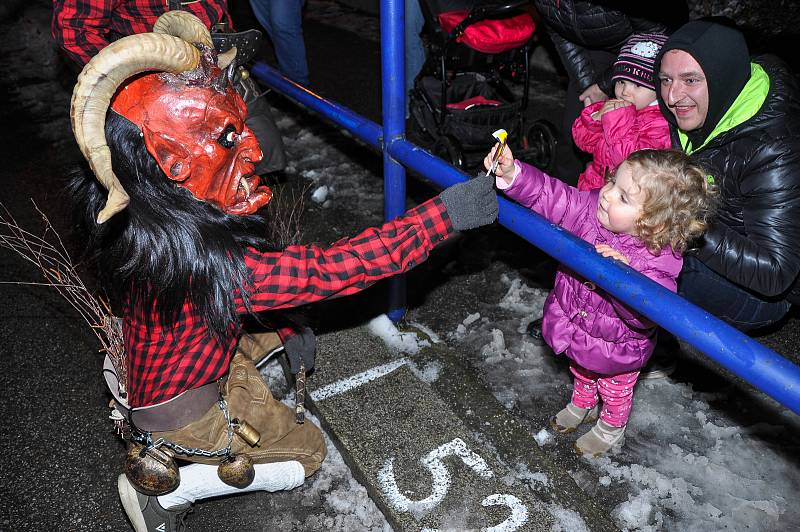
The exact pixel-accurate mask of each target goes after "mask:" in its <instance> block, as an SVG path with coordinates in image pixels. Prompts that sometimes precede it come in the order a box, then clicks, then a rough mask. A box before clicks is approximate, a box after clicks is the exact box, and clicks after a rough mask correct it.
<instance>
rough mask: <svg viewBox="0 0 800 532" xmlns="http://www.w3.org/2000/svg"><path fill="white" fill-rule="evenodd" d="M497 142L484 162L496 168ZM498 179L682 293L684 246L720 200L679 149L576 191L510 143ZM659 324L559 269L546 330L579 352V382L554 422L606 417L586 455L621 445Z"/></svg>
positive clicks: (558, 426) (642, 159) (600, 247)
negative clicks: (517, 154)
mask: <svg viewBox="0 0 800 532" xmlns="http://www.w3.org/2000/svg"><path fill="white" fill-rule="evenodd" d="M496 149H497V147H495V148H494V149H493V150H492V152H491V153H490V154H489V156H487V158H486V159H485V160H484V165H485V166H486V168H487V169H488V168H490V167H491V157H492V156H493V155H494V152H495V150H496ZM495 176H496V177H497V180H496V184H497V187H498V188H499V189H501V190H502V191H503V192H504V193H505V194H506V195H507V196H508V197H510V198H511V199H513V200H515V201H517V202H518V203H519V204H521V205H523V206H524V207H527V208H529V209H531V210H533V211H536V212H537V213H539V214H541V215H542V216H544V217H545V218H547V219H548V220H550V221H551V222H553V223H556V224H558V225H559V226H561V227H562V228H564V229H565V230H567V231H569V232H570V233H572V234H574V235H575V236H577V237H579V238H582V239H583V240H585V241H587V242H588V243H589V244H592V245H593V246H594V247H595V249H596V250H597V252H598V253H600V254H602V255H603V256H604V257H611V258H613V259H616V260H618V261H621V262H623V263H625V264H627V265H629V266H630V267H631V268H633V269H634V270H636V271H638V272H640V273H641V274H643V275H645V276H647V277H649V278H650V279H652V280H653V281H655V282H657V283H659V284H660V285H661V286H663V287H665V288H667V289H668V290H671V291H673V292H674V291H675V289H676V280H677V277H678V273H680V271H681V266H682V264H683V258H682V252H683V251H684V249H686V246H687V245H688V242H689V241H691V240H692V239H694V238H695V237H697V236H699V235H700V234H702V233H703V231H705V228H706V224H707V220H708V218H709V216H710V215H711V211H712V207H713V201H712V200H713V194H714V191H713V187H712V185H709V184H708V182H707V179H706V173H705V172H704V171H703V170H702V169H701V168H699V167H697V166H696V165H694V164H692V163H691V162H690V160H689V157H688V156H687V155H686V154H684V153H683V152H681V151H676V150H641V151H637V152H634V153H632V154H631V155H629V156H628V157H627V159H625V160H624V161H623V162H622V164H620V165H619V167H618V168H617V169H616V171H615V172H614V173H613V174H611V175H609V179H608V181H607V182H606V184H605V185H604V186H603V188H602V189H600V190H596V189H595V190H592V191H580V190H577V189H576V188H574V187H571V186H569V185H567V184H566V183H563V182H562V181H559V180H558V179H555V178H552V177H550V176H548V175H547V174H545V173H544V172H542V171H541V170H539V169H538V168H536V167H534V166H531V165H528V164H525V163H521V162H519V161H515V160H514V157H513V155H512V153H511V151H510V150H504V152H503V153H502V155H501V156H500V158H499V164H498V166H497V169H496V170H495ZM656 329H657V327H656V325H655V323H653V322H652V321H651V320H649V319H648V318H647V317H646V316H642V315H641V314H639V313H638V312H636V311H634V310H632V309H631V308H629V307H628V306H627V305H625V304H623V303H621V302H620V301H617V300H616V299H615V298H614V297H612V296H611V295H610V294H609V293H608V292H606V291H605V290H603V288H601V287H599V286H596V285H595V284H594V283H592V282H590V281H588V280H587V279H585V278H583V277H581V276H579V275H578V274H576V273H575V272H573V271H571V270H569V269H567V268H559V272H558V274H557V275H556V281H555V286H554V287H553V290H552V291H551V292H550V295H549V296H548V297H547V300H546V301H545V304H544V316H543V319H542V336H543V337H544V339H545V341H546V342H547V344H548V345H549V346H550V347H551V348H552V349H553V351H554V352H555V353H557V354H561V353H563V354H565V355H566V356H567V357H568V358H569V359H570V371H571V372H572V374H573V375H574V377H575V380H574V382H573V391H572V399H571V400H570V402H569V403H568V404H567V406H566V407H565V408H564V409H563V410H561V411H560V412H559V413H558V414H556V415H555V416H554V417H553V419H552V420H551V422H550V423H551V425H552V427H553V428H554V429H555V430H556V431H558V432H572V431H574V430H575V429H577V428H578V426H579V425H580V424H581V423H584V422H590V421H591V422H594V421H595V420H596V419H597V418H598V417H599V418H600V419H599V420H598V421H597V423H596V424H595V426H594V427H593V428H592V429H591V430H590V431H589V432H587V433H586V434H584V435H583V436H581V437H580V438H578V441H577V442H576V443H575V447H576V449H577V450H578V452H579V453H580V454H587V455H598V454H601V453H604V452H606V451H608V450H609V449H611V447H612V446H614V445H616V444H620V443H622V438H623V435H624V433H625V426H626V424H627V422H628V416H629V415H630V410H631V405H632V404H633V388H634V385H635V384H636V380H637V378H638V376H639V370H640V368H641V367H642V366H644V364H645V363H646V362H647V360H648V359H649V358H650V355H651V354H652V353H653V348H654V347H655V341H656ZM601 400H602V408H600V401H601Z"/></svg>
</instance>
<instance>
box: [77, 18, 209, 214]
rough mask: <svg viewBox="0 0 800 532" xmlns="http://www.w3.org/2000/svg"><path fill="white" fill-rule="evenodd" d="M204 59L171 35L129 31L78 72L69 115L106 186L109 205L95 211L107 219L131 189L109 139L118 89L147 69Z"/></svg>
mask: <svg viewBox="0 0 800 532" xmlns="http://www.w3.org/2000/svg"><path fill="white" fill-rule="evenodd" d="M199 63H200V51H199V50H198V49H197V48H195V47H194V46H193V45H191V44H189V43H188V42H186V41H184V40H182V39H180V38H178V37H174V36H171V35H162V34H156V33H142V34H138V35H129V36H128V37H123V38H122V39H120V40H118V41H116V42H113V43H111V44H110V45H108V46H106V47H105V48H103V49H102V50H101V51H100V52H99V53H98V54H97V55H96V56H94V57H93V58H92V60H91V61H89V62H88V63H87V64H86V66H85V67H84V68H83V70H82V71H81V73H80V75H79V76H78V82H77V84H76V85H75V89H74V90H73V91H72V103H71V110H70V118H71V120H72V130H73V132H74V133H75V140H76V141H77V142H78V147H79V148H80V150H81V153H83V156H84V157H86V160H87V161H88V162H89V166H90V167H91V168H92V171H93V172H94V174H95V176H97V179H98V180H99V181H100V183H102V184H103V186H104V187H105V188H106V189H108V199H107V200H106V204H105V207H103V209H102V210H101V211H100V213H99V214H98V216H97V223H103V222H105V221H106V220H108V219H109V218H111V217H112V216H113V215H115V214H116V213H118V212H119V211H121V210H123V209H124V208H125V207H126V206H127V205H128V202H129V201H130V198H129V197H128V194H127V193H126V192H125V190H124V189H123V188H122V184H121V183H120V182H119V179H118V178H117V176H116V175H115V174H114V171H113V170H112V168H111V150H109V148H108V144H106V135H105V120H106V112H107V111H108V107H109V105H110V104H111V98H112V96H114V93H115V92H116V90H117V88H118V87H119V86H120V85H122V83H124V82H125V80H126V79H128V78H129V77H131V76H133V75H135V74H139V73H140V72H145V71H148V70H156V71H162V72H163V71H166V72H172V73H175V74H177V73H180V72H185V71H186V70H191V69H193V68H195V67H197V65H198V64H199Z"/></svg>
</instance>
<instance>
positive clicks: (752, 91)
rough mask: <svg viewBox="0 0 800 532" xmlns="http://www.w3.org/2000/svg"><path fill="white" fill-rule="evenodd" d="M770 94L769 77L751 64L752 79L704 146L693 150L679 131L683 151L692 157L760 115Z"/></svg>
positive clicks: (759, 66) (762, 70) (761, 69)
mask: <svg viewBox="0 0 800 532" xmlns="http://www.w3.org/2000/svg"><path fill="white" fill-rule="evenodd" d="M768 94H769V75H767V73H766V72H765V71H764V69H763V68H762V67H761V65H759V64H758V63H750V79H749V80H748V81H747V83H746V84H745V86H744V88H743V89H742V92H740V93H739V96H737V97H736V100H734V102H733V103H732V104H731V106H730V107H729V108H728V111H727V112H726V113H725V114H724V115H723V117H722V118H721V119H720V121H719V122H717V125H716V127H714V129H713V130H712V131H711V133H710V134H709V135H708V138H706V140H705V141H704V142H703V144H701V145H700V146H698V147H697V148H693V147H692V143H691V142H690V141H689V137H688V136H687V135H686V133H684V132H683V131H682V130H680V129H679V130H678V138H679V139H680V142H681V146H683V151H685V152H686V153H688V154H690V155H691V154H692V153H693V152H695V151H698V150H701V149H703V147H704V146H705V145H706V144H708V143H709V142H711V141H712V140H713V139H714V138H715V137H717V136H718V135H720V134H722V133H725V132H726V131H730V130H731V129H733V128H735V127H736V126H738V125H739V124H742V123H744V122H747V121H748V120H750V119H751V118H753V117H754V116H755V115H756V113H758V110H759V109H761V106H762V105H763V104H764V101H765V100H766V99H767V95H768Z"/></svg>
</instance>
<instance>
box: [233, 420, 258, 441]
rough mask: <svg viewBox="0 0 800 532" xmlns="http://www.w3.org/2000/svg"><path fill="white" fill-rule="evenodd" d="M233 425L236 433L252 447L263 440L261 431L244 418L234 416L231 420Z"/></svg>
mask: <svg viewBox="0 0 800 532" xmlns="http://www.w3.org/2000/svg"><path fill="white" fill-rule="evenodd" d="M231 427H233V432H234V434H236V435H237V436H239V437H240V438H241V439H243V440H244V442H245V443H247V445H249V446H250V447H255V446H257V445H258V442H259V441H261V433H260V432H258V431H257V430H256V429H255V427H253V425H251V424H250V423H248V422H247V421H245V420H243V419H242V420H239V419H238V418H233V419H232V420H231Z"/></svg>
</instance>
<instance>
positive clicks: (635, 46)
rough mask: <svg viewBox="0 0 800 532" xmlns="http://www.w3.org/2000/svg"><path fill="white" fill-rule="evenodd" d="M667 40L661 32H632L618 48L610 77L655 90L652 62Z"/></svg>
mask: <svg viewBox="0 0 800 532" xmlns="http://www.w3.org/2000/svg"><path fill="white" fill-rule="evenodd" d="M665 42H667V36H666V35H664V34H663V33H634V34H633V35H631V36H630V38H629V39H628V41H627V42H626V43H625V44H624V45H623V47H622V50H620V52H619V55H618V56H617V60H616V62H615V63H614V68H613V70H612V74H611V75H612V79H613V80H614V81H615V82H616V81H617V80H618V79H626V80H628V81H632V82H634V83H636V84H637V85H640V86H642V87H645V88H647V89H650V90H652V91H654V90H656V86H655V81H654V78H655V74H654V73H653V63H654V62H655V60H656V56H657V55H658V52H659V50H661V47H662V46H664V43H665Z"/></svg>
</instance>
